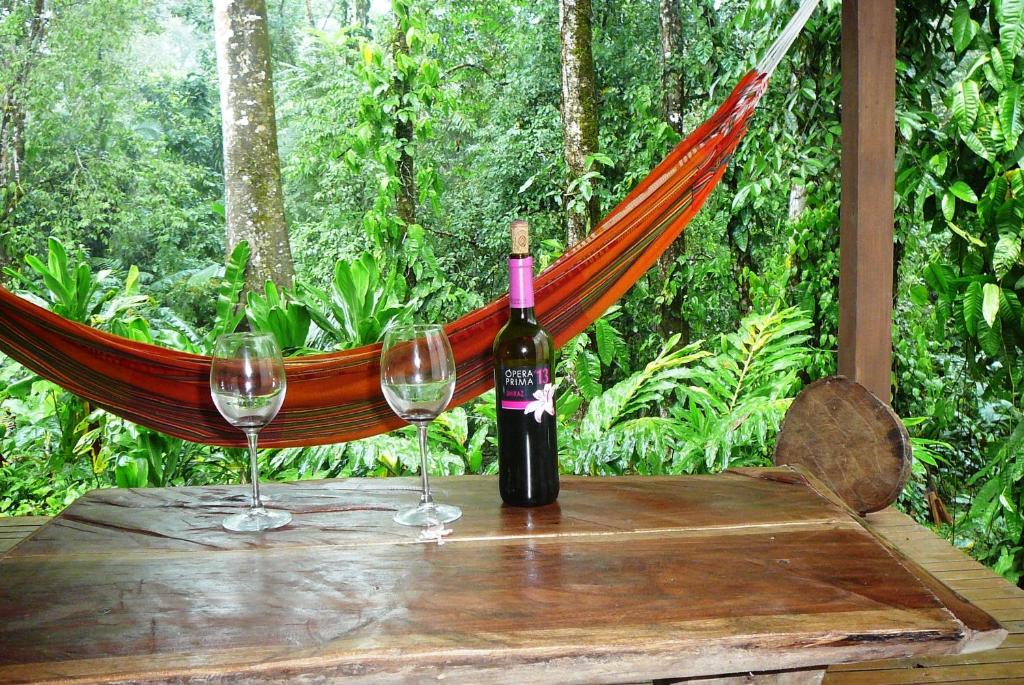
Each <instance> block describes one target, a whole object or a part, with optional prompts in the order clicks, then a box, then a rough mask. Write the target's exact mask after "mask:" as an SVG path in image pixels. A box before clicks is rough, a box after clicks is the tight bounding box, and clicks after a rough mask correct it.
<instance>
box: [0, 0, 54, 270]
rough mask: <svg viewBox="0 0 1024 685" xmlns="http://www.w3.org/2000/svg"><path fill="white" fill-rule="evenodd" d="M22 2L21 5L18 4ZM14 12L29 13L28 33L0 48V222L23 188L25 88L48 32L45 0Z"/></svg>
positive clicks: (0, 252) (1, 255)
mask: <svg viewBox="0 0 1024 685" xmlns="http://www.w3.org/2000/svg"><path fill="white" fill-rule="evenodd" d="M19 5H20V7H19ZM10 9H11V10H12V11H19V10H23V11H25V12H27V15H26V18H25V21H24V22H23V23H22V24H21V26H22V27H25V29H26V30H25V33H23V34H22V35H19V36H15V37H14V41H13V43H10V44H8V46H6V47H4V48H2V49H0V56H2V57H3V58H4V59H3V61H2V62H0V73H2V74H7V75H9V78H10V80H9V81H8V82H6V83H2V84H0V85H2V86H3V91H2V92H3V95H2V97H0V199H2V201H0V225H2V224H4V223H5V222H7V221H8V219H9V218H10V216H11V215H12V214H13V213H14V210H15V208H16V207H17V206H18V201H19V200H20V199H21V196H22V194H23V190H22V187H21V177H22V166H23V163H24V160H25V104H24V101H23V91H24V89H25V88H26V86H27V84H28V79H29V75H30V73H31V70H32V66H33V65H34V64H35V61H36V59H37V57H38V55H39V50H40V48H41V47H42V43H43V38H44V34H45V28H46V21H45V19H44V18H43V10H44V9H45V4H44V2H43V0H29V1H28V2H17V3H15V5H14V6H13V7H12V8H10ZM6 265H7V255H6V253H5V252H4V249H3V246H2V245H0V268H2V267H3V266H6Z"/></svg>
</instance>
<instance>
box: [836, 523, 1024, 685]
mask: <svg viewBox="0 0 1024 685" xmlns="http://www.w3.org/2000/svg"><path fill="white" fill-rule="evenodd" d="M868 520H869V521H870V523H871V525H872V527H873V528H875V530H876V531H877V532H879V533H881V534H882V535H885V536H887V537H888V538H889V539H890V540H891V541H892V542H893V543H894V544H895V545H896V546H898V547H899V548H900V549H901V550H902V551H903V552H905V553H906V554H908V555H910V556H912V557H913V558H914V559H915V560H917V561H919V562H920V561H922V557H923V556H924V557H927V558H931V559H939V561H937V562H936V561H932V562H930V563H929V564H925V565H927V567H928V569H929V570H930V571H932V572H933V573H934V574H935V575H936V577H938V578H940V579H941V580H943V581H944V582H945V583H947V584H948V585H949V586H950V588H952V589H953V590H955V591H957V592H959V593H961V594H963V595H964V597H966V598H967V599H969V600H970V601H971V602H972V603H975V604H976V605H978V606H985V607H986V608H987V609H988V610H989V611H990V612H991V613H992V615H993V616H994V617H995V618H997V619H1001V622H1002V623H1003V626H1004V628H1007V629H1008V630H1010V631H1011V634H1010V635H1009V637H1008V638H1007V639H1006V640H1005V641H1004V642H1003V644H1002V645H1000V646H999V647H998V648H997V649H995V650H989V651H982V652H977V653H973V654H959V655H952V656H941V657H925V658H915V659H897V660H887V661H876V662H863V663H859V664H843V665H836V666H833V667H830V668H829V670H828V673H827V675H826V677H825V680H824V682H825V683H826V684H835V683H838V684H842V683H860V682H871V683H876V682H877V683H879V684H882V683H888V682H896V683H903V682H909V683H926V682H948V683H957V682H964V683H966V682H973V683H978V682H994V683H998V682H1024V632H1020V631H1022V630H1024V622H1020V621H1012V620H1010V619H1012V618H1013V617H1014V613H1015V612H1016V611H1017V610H1018V609H1019V607H1020V606H1021V603H1022V602H1024V591H1021V589H1020V588H1018V587H1016V586H1015V585H1013V584H1011V583H1010V582H1008V581H1007V580H1006V579H1004V578H1001V577H999V576H997V575H996V574H995V573H993V572H992V571H991V570H989V569H987V568H985V567H983V566H981V565H980V564H978V563H977V562H975V561H973V560H970V559H969V558H968V557H966V556H965V555H964V553H963V552H962V551H961V550H958V549H956V548H954V547H953V546H951V545H950V544H949V543H948V542H946V541H945V540H942V539H941V538H939V537H938V536H936V535H935V534H933V533H932V532H931V531H929V530H928V529H926V528H925V527H923V526H920V525H918V524H916V523H914V522H913V521H912V519H910V517H908V516H906V515H905V514H902V513H899V512H896V511H895V510H891V509H889V510H885V511H884V512H879V513H878V514H872V515H871V516H869V517H868ZM936 567H946V568H949V567H953V568H966V569H967V570H945V571H942V570H939V571H936V570H935V569H936ZM987 600H1001V603H995V604H992V603H988V602H987ZM1013 631H1017V632H1016V633H1014V632H1013ZM984 664H1002V665H1004V666H1005V669H1006V670H1005V671H1004V674H1005V673H1008V675H1004V676H1000V675H999V671H996V672H993V671H992V668H993V667H992V666H981V665H984ZM952 667H965V668H956V669H954V668H952ZM850 671H869V672H871V673H870V675H858V676H849V677H848V676H847V674H848V673H849V672H850Z"/></svg>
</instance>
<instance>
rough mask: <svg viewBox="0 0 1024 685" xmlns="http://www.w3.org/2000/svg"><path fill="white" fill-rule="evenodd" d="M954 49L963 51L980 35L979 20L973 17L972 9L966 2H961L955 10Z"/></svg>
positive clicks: (953, 20)
mask: <svg viewBox="0 0 1024 685" xmlns="http://www.w3.org/2000/svg"><path fill="white" fill-rule="evenodd" d="M952 26H953V49H955V50H956V51H957V52H963V51H964V50H965V49H967V46H968V45H970V44H971V41H972V40H974V37H975V36H976V35H978V29H979V26H978V22H976V21H974V20H973V19H971V10H970V7H968V6H967V3H966V2H960V3H959V4H958V5H957V6H956V9H955V10H954V11H953V19H952Z"/></svg>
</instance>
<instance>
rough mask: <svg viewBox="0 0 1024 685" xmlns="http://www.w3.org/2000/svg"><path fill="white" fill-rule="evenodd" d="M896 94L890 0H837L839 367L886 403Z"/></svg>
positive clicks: (893, 4) (892, 0) (892, 4)
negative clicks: (839, 65)
mask: <svg viewBox="0 0 1024 685" xmlns="http://www.w3.org/2000/svg"><path fill="white" fill-rule="evenodd" d="M895 99H896V2H895V0H843V24H842V123H843V136H842V145H843V152H842V165H841V167H842V201H841V204H840V219H839V224H840V229H839V373H841V374H843V375H845V376H848V377H850V378H853V379H854V380H856V381H857V382H859V383H861V384H862V385H864V386H865V387H866V388H867V389H868V390H870V391H871V392H873V393H874V394H875V395H877V396H878V397H879V398H880V399H882V400H883V401H885V402H888V401H889V400H890V386H891V371H892V293H893V282H892V275H893V187H894V175H895V139H896V126H895V120H896V114H895V108H896V105H895Z"/></svg>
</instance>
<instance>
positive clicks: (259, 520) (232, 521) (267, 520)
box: [221, 507, 292, 533]
mask: <svg viewBox="0 0 1024 685" xmlns="http://www.w3.org/2000/svg"><path fill="white" fill-rule="evenodd" d="M291 521H292V515H291V514H289V513H288V512H287V511H281V510H280V509H264V508H263V507H259V508H257V509H249V510H248V511H245V512H243V513H241V514H233V515H231V516H228V517H227V518H226V519H224V520H223V521H222V522H221V525H222V526H224V527H225V528H226V529H228V530H231V531H234V532H236V533H258V532H260V531H261V530H273V529H274V528H280V527H281V526H287V525H288V524H289V523H291Z"/></svg>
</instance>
